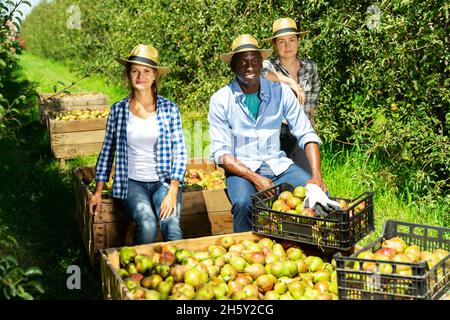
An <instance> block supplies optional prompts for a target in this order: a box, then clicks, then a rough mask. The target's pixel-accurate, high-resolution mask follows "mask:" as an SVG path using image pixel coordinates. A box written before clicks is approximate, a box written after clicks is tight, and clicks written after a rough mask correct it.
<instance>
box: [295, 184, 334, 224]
mask: <svg viewBox="0 0 450 320" xmlns="http://www.w3.org/2000/svg"><path fill="white" fill-rule="evenodd" d="M303 203H304V207H305V208H311V209H312V210H314V211H318V213H319V216H320V215H322V214H320V213H323V214H325V213H330V212H332V211H335V210H339V209H341V206H340V205H339V203H337V202H336V201H334V200H331V199H330V198H328V196H327V195H326V194H325V192H323V191H322V189H321V188H320V187H319V186H318V185H317V184H313V183H308V184H307V185H306V198H305V200H304V201H303ZM323 211H325V212H323Z"/></svg>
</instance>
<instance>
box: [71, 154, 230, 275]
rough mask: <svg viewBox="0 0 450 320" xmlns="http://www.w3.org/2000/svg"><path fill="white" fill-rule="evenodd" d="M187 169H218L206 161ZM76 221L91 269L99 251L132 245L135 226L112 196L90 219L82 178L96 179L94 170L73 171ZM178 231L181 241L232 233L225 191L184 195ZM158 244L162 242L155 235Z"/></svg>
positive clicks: (192, 161) (86, 193) (94, 264)
mask: <svg viewBox="0 0 450 320" xmlns="http://www.w3.org/2000/svg"><path fill="white" fill-rule="evenodd" d="M188 168H196V169H203V170H205V171H211V170H216V169H217V167H216V166H215V165H214V164H213V163H211V162H208V161H206V160H204V161H203V163H202V162H200V163H199V161H198V160H195V159H191V160H190V162H189V164H188ZM73 177H74V185H75V194H76V208H77V211H76V214H77V221H78V225H79V228H80V232H81V235H82V239H83V243H84V246H85V249H86V252H87V253H88V255H89V259H90V261H91V264H92V266H93V267H94V268H96V267H97V266H98V254H97V253H98V251H99V250H100V249H106V248H112V247H120V246H124V245H132V244H133V238H134V235H135V232H136V225H135V223H134V221H133V220H132V219H131V217H130V216H129V215H128V213H127V212H126V210H125V208H124V207H123V205H122V202H121V201H118V200H116V199H114V198H112V197H106V196H103V197H102V206H101V210H100V212H98V213H97V214H96V215H95V216H91V215H90V214H89V212H88V208H87V201H88V199H90V197H91V193H90V191H89V190H88V188H87V185H86V184H85V183H83V179H84V180H86V181H91V180H92V179H93V178H94V177H95V168H94V167H78V168H75V169H74V170H73ZM180 223H181V228H182V229H183V236H184V238H195V237H202V236H210V235H220V234H226V233H231V232H233V218H232V215H231V204H230V202H229V200H228V198H227V195H226V190H211V191H192V192H183V194H182V207H181V221H180ZM157 241H162V236H161V234H160V233H158V238H157Z"/></svg>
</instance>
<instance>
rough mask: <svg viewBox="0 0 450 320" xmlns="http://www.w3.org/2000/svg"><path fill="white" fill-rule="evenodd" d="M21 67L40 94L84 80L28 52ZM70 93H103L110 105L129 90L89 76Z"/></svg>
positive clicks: (54, 63)
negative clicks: (55, 87) (36, 85)
mask: <svg viewBox="0 0 450 320" xmlns="http://www.w3.org/2000/svg"><path fill="white" fill-rule="evenodd" d="M20 65H21V66H22V67H23V69H24V70H25V71H26V75H27V78H28V79H30V80H32V81H36V82H37V83H38V87H37V91H38V92H40V93H44V92H46V93H47V92H48V93H51V92H54V90H53V87H54V86H55V85H56V86H57V89H58V91H59V90H61V89H62V88H63V86H62V85H61V84H60V83H58V81H61V82H63V83H64V84H65V85H70V84H71V83H72V82H77V81H78V80H79V79H81V78H82V76H81V75H79V76H77V75H75V74H74V73H72V72H71V71H70V70H69V69H68V68H67V67H65V66H62V65H61V64H59V63H58V62H57V61H53V60H48V59H44V58H41V57H39V56H35V55H33V54H31V53H29V52H27V51H24V53H23V54H22V55H21V57H20ZM68 90H69V91H70V92H73V93H77V92H86V91H89V92H102V93H104V94H106V95H107V96H108V97H109V101H110V104H112V103H113V102H115V101H118V100H120V99H122V98H123V97H125V96H126V95H127V94H128V90H127V89H126V88H123V87H118V86H111V85H108V84H107V83H105V81H104V80H103V79H100V78H98V77H96V76H89V77H88V78H85V79H83V80H81V81H80V82H77V84H75V85H74V86H73V87H71V88H70V89H68Z"/></svg>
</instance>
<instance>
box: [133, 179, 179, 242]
mask: <svg viewBox="0 0 450 320" xmlns="http://www.w3.org/2000/svg"><path fill="white" fill-rule="evenodd" d="M167 191H168V189H167V188H166V187H165V186H164V185H163V184H162V183H161V182H160V181H157V182H141V181H136V180H133V179H128V197H127V199H126V200H125V205H126V207H127V209H128V212H129V213H130V215H131V216H132V217H133V219H134V221H135V222H136V224H137V234H136V239H135V240H136V244H144V243H152V242H155V240H156V236H157V232H158V228H157V223H158V221H159V228H160V230H161V233H162V236H163V239H164V241H171V240H179V239H182V238H183V232H182V230H181V227H180V214H181V190H180V191H179V192H178V198H177V208H176V210H177V215H176V217H175V216H173V215H171V216H170V218H169V219H165V220H163V221H161V219H160V212H161V203H162V201H163V200H164V197H165V196H166V194H167Z"/></svg>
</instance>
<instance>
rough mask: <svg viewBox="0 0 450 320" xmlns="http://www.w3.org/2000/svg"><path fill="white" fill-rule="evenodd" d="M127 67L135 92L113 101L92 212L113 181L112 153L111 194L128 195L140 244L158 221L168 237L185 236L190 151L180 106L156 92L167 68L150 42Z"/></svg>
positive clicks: (153, 231) (136, 51)
mask: <svg viewBox="0 0 450 320" xmlns="http://www.w3.org/2000/svg"><path fill="white" fill-rule="evenodd" d="M116 60H117V61H118V62H120V63H121V64H123V65H125V66H126V72H127V77H128V81H129V84H130V86H131V94H130V95H129V96H128V97H126V98H124V99H122V100H120V101H118V102H116V103H114V104H113V105H112V107H111V110H110V112H109V116H108V121H107V124H106V134H105V141H104V142H103V147H102V151H101V153H100V155H99V158H98V160H97V165H96V177H95V179H96V182H97V186H96V189H95V192H94V195H93V196H92V198H91V199H90V201H89V203H88V205H89V211H90V213H91V214H95V213H96V212H98V211H99V210H100V205H101V192H102V189H103V185H104V183H105V182H107V181H108V180H109V177H110V174H111V170H112V164H113V160H114V156H115V159H116V162H115V172H114V188H113V196H114V197H116V198H119V199H122V200H124V202H125V205H126V207H127V209H128V212H129V213H130V214H131V216H132V217H133V219H134V220H135V222H136V224H137V234H136V244H143V243H152V242H154V241H155V240H156V236H157V230H158V228H157V223H158V222H159V226H160V230H161V232H162V235H163V238H164V240H165V241H171V240H178V239H182V237H183V234H182V230H181V228H180V214H181V212H180V211H181V191H180V186H181V184H182V183H183V181H184V176H185V171H186V164H187V153H186V147H185V143H184V137H183V129H182V125H181V118H180V113H179V111H178V108H177V106H176V104H175V103H173V102H171V101H169V100H167V99H165V98H163V97H161V96H159V95H157V87H156V81H157V79H158V78H159V77H160V76H161V75H163V74H165V73H168V72H169V68H167V67H162V66H159V65H158V52H157V50H156V49H155V48H154V47H152V46H146V45H138V46H136V47H135V48H134V49H133V50H132V51H131V53H130V56H129V57H128V59H116Z"/></svg>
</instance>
